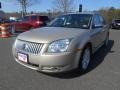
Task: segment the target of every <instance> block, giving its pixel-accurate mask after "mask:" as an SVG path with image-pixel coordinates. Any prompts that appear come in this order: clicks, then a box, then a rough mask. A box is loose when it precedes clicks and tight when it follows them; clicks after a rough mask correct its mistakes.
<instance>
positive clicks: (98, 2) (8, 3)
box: [0, 0, 120, 12]
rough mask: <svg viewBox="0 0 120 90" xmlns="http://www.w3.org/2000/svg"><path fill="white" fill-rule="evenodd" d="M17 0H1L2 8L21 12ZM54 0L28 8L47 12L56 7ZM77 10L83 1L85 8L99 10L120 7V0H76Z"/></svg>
mask: <svg viewBox="0 0 120 90" xmlns="http://www.w3.org/2000/svg"><path fill="white" fill-rule="evenodd" d="M15 1H16V0H0V2H1V3H2V8H1V10H3V11H4V12H19V11H21V7H20V5H19V4H18V3H17V2H15ZM53 1H54V0H41V2H40V3H37V4H35V5H33V6H31V7H29V8H28V11H29V12H31V11H33V12H47V11H48V10H52V8H53V7H54V4H53ZM74 1H75V3H74V8H75V11H78V6H79V4H80V3H81V4H82V5H83V10H88V11H93V10H98V9H100V8H102V7H104V8H106V7H111V6H113V7H115V8H120V0H74Z"/></svg>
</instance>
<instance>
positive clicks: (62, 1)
mask: <svg viewBox="0 0 120 90" xmlns="http://www.w3.org/2000/svg"><path fill="white" fill-rule="evenodd" d="M53 4H54V9H56V10H58V11H61V12H63V13H68V12H71V11H73V9H74V8H73V5H74V0H54V1H53Z"/></svg>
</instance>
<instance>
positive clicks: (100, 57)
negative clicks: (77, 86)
mask: <svg viewBox="0 0 120 90" xmlns="http://www.w3.org/2000/svg"><path fill="white" fill-rule="evenodd" d="M113 45H114V41H113V40H109V43H108V47H107V48H105V47H104V46H103V47H101V48H100V49H99V50H98V51H97V52H96V53H95V54H94V55H93V56H92V61H91V62H90V65H89V69H88V70H87V71H86V72H85V73H80V72H78V71H71V72H66V73H58V74H47V73H43V74H45V75H49V76H52V77H56V78H61V79H72V78H77V77H80V76H82V75H85V74H87V73H89V72H90V71H92V70H94V69H95V68H97V66H99V65H100V64H101V63H102V62H103V61H104V58H105V57H106V55H107V54H108V53H114V52H115V51H111V48H112V47H113Z"/></svg>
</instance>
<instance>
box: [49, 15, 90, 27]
mask: <svg viewBox="0 0 120 90" xmlns="http://www.w3.org/2000/svg"><path fill="white" fill-rule="evenodd" d="M91 18H92V15H91V14H71V15H63V16H59V17H57V18H55V19H54V20H53V21H52V22H51V23H50V24H49V25H48V26H50V27H67V28H82V29H88V28H89V26H90V22H91Z"/></svg>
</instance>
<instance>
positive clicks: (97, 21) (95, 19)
mask: <svg viewBox="0 0 120 90" xmlns="http://www.w3.org/2000/svg"><path fill="white" fill-rule="evenodd" d="M93 24H94V25H95V26H99V25H100V24H101V23H100V18H99V16H98V15H95V16H94V20H93Z"/></svg>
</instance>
